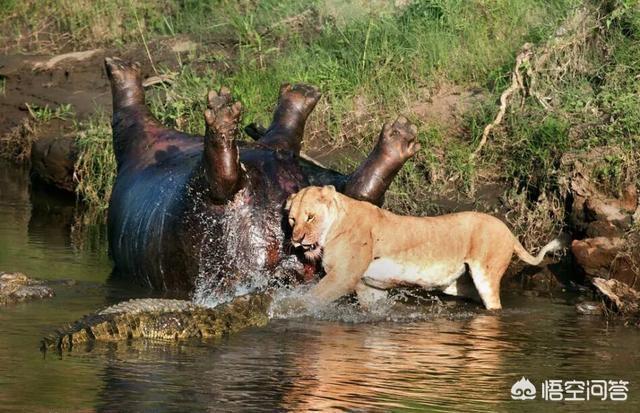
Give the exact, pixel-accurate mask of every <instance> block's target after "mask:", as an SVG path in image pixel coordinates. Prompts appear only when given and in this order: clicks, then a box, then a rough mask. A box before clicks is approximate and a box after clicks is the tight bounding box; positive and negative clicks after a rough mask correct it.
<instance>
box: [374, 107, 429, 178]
mask: <svg viewBox="0 0 640 413" xmlns="http://www.w3.org/2000/svg"><path fill="white" fill-rule="evenodd" d="M417 135H418V128H416V126H415V125H412V124H411V123H409V121H408V120H407V118H405V117H404V116H400V117H398V119H396V121H395V122H393V124H392V125H389V124H388V123H386V124H385V125H384V126H383V127H382V131H381V132H380V138H379V139H378V146H379V148H380V151H381V152H382V154H383V156H384V157H386V158H387V162H389V163H390V164H396V165H399V166H402V165H403V164H404V163H405V162H406V161H408V160H409V158H411V157H412V156H413V155H415V154H416V153H417V152H418V151H419V150H420V144H419V143H418V140H417V139H416V138H417Z"/></svg>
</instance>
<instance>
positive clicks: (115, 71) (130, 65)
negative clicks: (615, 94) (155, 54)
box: [104, 57, 140, 81]
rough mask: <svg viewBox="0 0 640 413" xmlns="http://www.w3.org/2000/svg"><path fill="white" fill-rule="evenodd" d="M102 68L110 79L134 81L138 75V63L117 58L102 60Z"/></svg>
mask: <svg viewBox="0 0 640 413" xmlns="http://www.w3.org/2000/svg"><path fill="white" fill-rule="evenodd" d="M104 66H105V67H106V69H107V74H108V75H109V78H110V79H115V80H119V81H126V80H128V79H131V80H134V79H136V78H137V77H138V76H139V75H140V63H138V62H128V61H126V60H122V59H120V58H118V57H107V58H105V59H104Z"/></svg>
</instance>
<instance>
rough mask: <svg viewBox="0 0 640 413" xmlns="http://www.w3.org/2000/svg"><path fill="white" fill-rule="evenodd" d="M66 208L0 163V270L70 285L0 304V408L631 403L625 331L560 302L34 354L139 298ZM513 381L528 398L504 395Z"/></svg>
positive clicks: (629, 341)
mask: <svg viewBox="0 0 640 413" xmlns="http://www.w3.org/2000/svg"><path fill="white" fill-rule="evenodd" d="M74 213H75V211H74V206H73V203H72V202H71V203H70V202H68V200H64V199H61V198H60V197H56V196H53V195H52V194H47V193H43V192H42V191H38V190H33V191H30V188H29V185H28V179H27V173H26V171H24V170H20V169H18V168H15V167H12V166H11V167H8V166H6V165H2V164H0V270H3V271H23V272H25V273H27V274H29V275H31V276H34V277H39V278H45V279H52V280H58V279H72V280H76V281H77V283H76V284H75V285H62V286H58V287H56V291H57V296H56V297H55V298H53V299H50V300H44V301H39V302H31V303H26V304H19V305H14V306H9V307H3V308H0V410H7V411H78V410H82V411H94V410H102V411H202V410H211V411H247V410H248V411H259V410H262V411H273V410H321V411H327V410H349V411H352V410H358V411H388V410H394V411H395V410H400V411H403V410H417V411H522V412H528V411H547V410H559V409H562V410H563V411H565V410H569V411H628V412H631V411H639V410H640V388H639V386H638V383H640V371H639V369H638V366H639V364H638V362H639V361H640V331H638V330H637V329H635V328H629V327H625V326H622V325H607V324H605V323H604V322H603V321H602V320H600V319H599V318H590V317H581V316H578V315H577V314H576V313H575V310H574V308H573V304H572V302H573V301H572V300H573V297H571V296H570V295H566V296H564V295H559V296H557V297H554V298H527V297H524V296H521V295H517V294H511V295H510V294H506V297H505V300H504V301H505V311H503V312H502V313H501V314H499V315H490V314H487V313H485V312H483V311H481V310H480V311H478V310H473V311H464V312H454V313H451V312H449V311H447V312H445V313H443V314H440V315H433V316H430V317H428V318H427V319H424V320H415V319H414V320H411V319H410V317H407V316H406V315H402V317H403V318H404V319H405V321H403V322H397V321H396V322H391V321H385V320H384V319H383V320H380V319H379V318H376V320H377V321H375V322H351V321H353V320H357V319H359V318H362V315H361V314H358V313H355V315H354V313H353V312H352V311H351V310H349V311H334V312H333V313H331V312H330V313H329V314H325V315H324V318H325V319H323V320H318V319H315V320H314V319H308V318H304V319H295V320H275V321H272V323H271V324H269V325H268V326H266V327H264V328H254V329H249V330H246V331H244V332H241V333H239V334H236V335H234V336H231V337H228V338H226V339H224V340H220V341H216V342H187V343H181V344H179V345H177V344H166V343H161V342H151V341H134V342H132V343H118V344H109V345H107V344H99V345H96V346H94V347H93V348H92V349H91V350H90V351H77V350H76V351H73V352H71V353H64V354H62V355H56V354H52V353H48V354H46V355H44V356H43V354H42V353H40V352H39V350H38V345H39V339H40V338H41V337H42V335H43V334H45V333H48V332H50V331H52V329H54V328H55V327H57V326H59V325H62V324H64V323H65V322H68V321H72V320H74V319H77V318H78V317H80V316H82V315H83V314H86V313H89V312H91V311H93V310H95V309H97V308H100V307H103V306H106V305H108V304H111V303H114V302H117V301H119V300H122V299H125V298H129V297H132V296H144V295H147V294H148V292H146V291H141V290H136V289H134V288H131V287H129V286H126V285H121V284H120V285H117V284H114V283H112V282H107V279H108V277H109V274H110V271H111V267H110V263H109V261H108V259H107V258H106V256H105V253H104V249H105V247H106V244H105V241H104V232H103V231H101V229H100V228H89V230H88V231H85V232H82V231H79V230H78V228H77V226H73V225H72V224H73V222H74ZM72 227H73V230H72ZM398 316H399V314H394V313H393V312H392V313H390V314H389V317H390V318H397V317H398ZM336 318H337V319H339V320H340V321H332V320H331V319H336ZM371 319H373V318H371ZM371 319H370V320H371ZM522 376H525V377H527V378H528V379H530V380H531V381H532V382H533V383H534V384H535V386H536V387H537V389H538V396H537V398H536V400H534V401H516V400H511V397H510V388H511V386H512V384H513V383H514V382H515V381H516V380H519V379H520V378H521V377H522ZM548 379H562V380H594V379H607V380H609V379H611V380H619V379H624V380H628V381H629V382H630V384H629V386H628V387H629V392H628V397H629V399H628V400H627V401H626V402H603V401H594V400H591V401H565V402H560V401H543V400H541V398H540V384H541V383H542V381H543V380H548Z"/></svg>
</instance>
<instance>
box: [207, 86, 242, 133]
mask: <svg viewBox="0 0 640 413" xmlns="http://www.w3.org/2000/svg"><path fill="white" fill-rule="evenodd" d="M241 113H242V105H241V104H240V102H235V103H234V102H233V98H232V97H231V92H230V91H229V89H227V88H226V87H222V88H220V91H219V92H218V93H216V92H215V91H213V90H212V91H210V92H209V94H208V96H207V109H206V110H205V111H204V119H205V122H206V124H207V131H211V132H213V136H214V137H217V138H219V139H224V140H230V139H233V138H234V137H235V136H236V135H237V133H238V124H239V122H240V115H241Z"/></svg>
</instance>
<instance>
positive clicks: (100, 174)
mask: <svg viewBox="0 0 640 413" xmlns="http://www.w3.org/2000/svg"><path fill="white" fill-rule="evenodd" d="M75 128H76V130H77V131H78V137H77V145H78V159H77V160H76V164H75V173H76V179H77V182H78V184H77V186H76V193H77V194H78V196H79V197H80V199H81V200H83V201H84V202H85V203H86V204H87V205H88V206H89V215H92V216H94V217H96V218H98V219H99V218H103V217H104V212H105V211H106V209H107V206H108V203H109V198H110V196H111V188H112V187H113V183H114V181H115V177H116V159H115V155H114V154H113V145H112V138H111V125H110V121H109V116H108V115H107V114H105V113H100V112H99V113H97V114H96V115H94V116H93V117H91V118H90V119H88V120H87V121H84V122H80V123H76V124H75Z"/></svg>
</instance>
